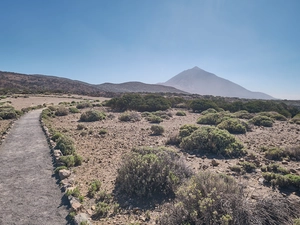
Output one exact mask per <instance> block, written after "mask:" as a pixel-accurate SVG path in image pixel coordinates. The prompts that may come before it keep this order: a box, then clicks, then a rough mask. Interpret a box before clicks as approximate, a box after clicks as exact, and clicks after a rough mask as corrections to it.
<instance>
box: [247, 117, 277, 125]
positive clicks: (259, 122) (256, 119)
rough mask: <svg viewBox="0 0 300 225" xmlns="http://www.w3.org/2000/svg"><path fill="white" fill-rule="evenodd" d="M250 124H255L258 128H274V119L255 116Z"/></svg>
mask: <svg viewBox="0 0 300 225" xmlns="http://www.w3.org/2000/svg"><path fill="white" fill-rule="evenodd" d="M249 122H250V123H253V124H254V125H256V126H263V127H272V126H273V123H274V121H273V119H272V118H270V117H268V116H260V115H258V116H255V117H253V118H252V119H251V120H249Z"/></svg>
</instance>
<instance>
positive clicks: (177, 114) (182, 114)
mask: <svg viewBox="0 0 300 225" xmlns="http://www.w3.org/2000/svg"><path fill="white" fill-rule="evenodd" d="M176 116H186V113H185V112H184V111H178V112H176Z"/></svg>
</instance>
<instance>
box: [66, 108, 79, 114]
mask: <svg viewBox="0 0 300 225" xmlns="http://www.w3.org/2000/svg"><path fill="white" fill-rule="evenodd" d="M69 111H70V113H80V111H79V109H77V108H75V107H70V108H69Z"/></svg>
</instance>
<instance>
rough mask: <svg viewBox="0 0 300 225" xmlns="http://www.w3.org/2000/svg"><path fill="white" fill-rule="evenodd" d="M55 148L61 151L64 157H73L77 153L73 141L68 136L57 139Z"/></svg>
mask: <svg viewBox="0 0 300 225" xmlns="http://www.w3.org/2000/svg"><path fill="white" fill-rule="evenodd" d="M55 148H56V149H59V150H60V151H61V152H62V154H63V155H72V154H74V153H75V147H74V142H73V140H72V139H70V138H69V137H66V136H62V137H60V138H58V139H57V143H56V146H55Z"/></svg>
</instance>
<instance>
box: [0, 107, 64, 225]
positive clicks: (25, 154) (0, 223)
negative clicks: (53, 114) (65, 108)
mask: <svg viewBox="0 0 300 225" xmlns="http://www.w3.org/2000/svg"><path fill="white" fill-rule="evenodd" d="M40 113H41V110H37V111H32V112H29V113H28V114H26V115H25V116H23V117H22V118H21V119H19V120H18V121H17V122H16V123H15V125H14V126H13V128H12V130H11V131H10V133H9V135H8V136H7V139H6V140H5V141H4V142H3V144H2V145H1V146H0V225H12V224H18V225H19V224H20V225H21V224H22V225H35V224H36V225H41V224H44V225H48V224H49V225H56V224H57V225H61V224H66V223H67V220H66V216H67V214H68V211H67V209H66V207H65V206H64V205H62V197H63V194H62V193H61V191H60V189H59V187H58V185H57V184H56V180H55V178H53V165H52V158H51V156H50V149H49V147H48V144H47V140H46V138H45V135H44V133H43V131H42V128H41V126H40V123H39V115H40Z"/></svg>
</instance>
